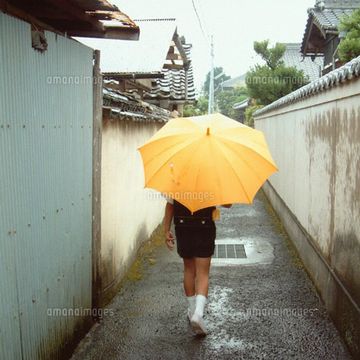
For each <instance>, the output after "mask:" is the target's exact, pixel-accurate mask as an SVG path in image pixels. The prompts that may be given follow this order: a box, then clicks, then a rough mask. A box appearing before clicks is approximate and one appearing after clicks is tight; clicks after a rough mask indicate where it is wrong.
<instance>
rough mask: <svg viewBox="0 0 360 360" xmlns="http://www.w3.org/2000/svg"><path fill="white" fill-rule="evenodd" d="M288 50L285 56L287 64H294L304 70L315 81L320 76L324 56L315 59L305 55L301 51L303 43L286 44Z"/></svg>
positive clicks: (284, 59)
mask: <svg viewBox="0 0 360 360" xmlns="http://www.w3.org/2000/svg"><path fill="white" fill-rule="evenodd" d="M284 45H285V46H286V51H285V53H284V56H283V61H284V63H285V65H286V66H293V67H295V68H297V69H298V70H303V71H304V74H305V76H308V78H309V80H310V81H314V80H316V79H318V78H319V77H320V73H321V68H322V66H323V64H324V57H323V56H317V57H316V58H315V60H314V61H312V60H311V58H310V57H304V56H303V54H302V53H301V52H300V49H301V44H295V43H289V44H284Z"/></svg>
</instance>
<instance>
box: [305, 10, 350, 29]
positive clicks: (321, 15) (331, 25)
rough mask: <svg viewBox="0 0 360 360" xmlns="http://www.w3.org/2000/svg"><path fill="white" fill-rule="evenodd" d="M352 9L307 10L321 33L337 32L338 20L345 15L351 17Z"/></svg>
mask: <svg viewBox="0 0 360 360" xmlns="http://www.w3.org/2000/svg"><path fill="white" fill-rule="evenodd" d="M353 11H354V9H326V8H325V9H324V10H319V9H309V11H308V13H309V16H310V17H311V16H312V17H313V18H314V21H315V23H316V25H318V26H319V28H321V29H322V30H323V31H325V32H326V31H329V30H335V31H336V30H337V29H338V26H339V24H340V19H341V18H342V17H343V16H345V15H351V13H352V12H353Z"/></svg>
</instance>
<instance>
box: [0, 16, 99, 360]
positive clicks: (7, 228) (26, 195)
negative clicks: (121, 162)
mask: <svg viewBox="0 0 360 360" xmlns="http://www.w3.org/2000/svg"><path fill="white" fill-rule="evenodd" d="M45 34H46V38H47V42H48V50H47V51H46V52H44V53H40V52H38V51H35V50H34V49H33V48H32V45H31V32H30V25H29V24H28V23H25V22H23V21H20V20H18V19H15V18H13V17H10V16H8V15H5V14H3V13H1V12H0V179H1V187H0V292H1V296H0V359H2V360H11V359H14V360H19V359H44V358H52V359H54V358H58V357H60V352H61V350H63V348H64V347H66V346H69V344H70V343H71V342H72V341H73V339H74V336H78V334H79V331H81V328H82V327H84V326H86V324H87V321H88V319H89V316H84V312H86V311H87V310H86V311H85V309H89V308H91V217H92V214H91V205H92V198H91V197H92V194H91V186H92V110H93V102H92V101H93V98H92V57H93V53H92V50H91V49H89V48H87V47H86V46H84V45H82V44H79V43H78V42H76V41H74V40H71V39H66V38H64V37H61V36H58V35H55V34H53V33H50V32H46V33H45ZM75 330H77V332H76V333H75Z"/></svg>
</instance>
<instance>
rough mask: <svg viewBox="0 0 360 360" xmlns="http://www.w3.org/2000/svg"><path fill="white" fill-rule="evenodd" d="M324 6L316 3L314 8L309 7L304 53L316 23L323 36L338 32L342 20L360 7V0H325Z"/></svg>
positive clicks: (302, 47)
mask: <svg viewBox="0 0 360 360" xmlns="http://www.w3.org/2000/svg"><path fill="white" fill-rule="evenodd" d="M323 3H324V7H320V6H319V5H316V6H315V7H314V8H310V9H308V14H309V16H308V21H307V24H306V28H305V33H304V36H303V41H302V46H301V52H302V53H304V51H305V47H306V42H307V39H308V36H309V32H310V31H311V27H312V24H313V23H314V24H315V25H316V26H317V27H318V28H319V30H320V31H321V33H322V34H323V36H324V37H325V36H326V34H327V33H329V32H334V31H335V32H337V31H338V27H339V24H340V20H341V18H342V17H343V16H345V15H351V13H352V12H353V11H354V10H355V9H357V8H359V7H360V0H325V1H323Z"/></svg>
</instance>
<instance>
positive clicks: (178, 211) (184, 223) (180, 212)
mask: <svg viewBox="0 0 360 360" xmlns="http://www.w3.org/2000/svg"><path fill="white" fill-rule="evenodd" d="M215 209H216V207H215V206H211V207H207V208H205V209H200V210H197V211H195V212H194V213H193V214H191V211H190V210H189V209H188V208H187V207H186V206H184V205H182V204H181V203H179V202H178V201H176V200H174V224H175V226H181V227H188V226H196V227H198V226H200V227H204V226H206V227H208V226H215V222H214V221H213V219H212V213H213V211H214V210H215Z"/></svg>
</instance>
